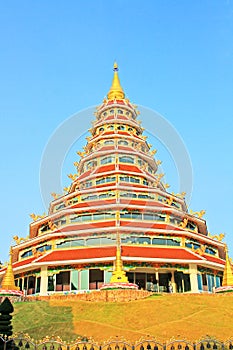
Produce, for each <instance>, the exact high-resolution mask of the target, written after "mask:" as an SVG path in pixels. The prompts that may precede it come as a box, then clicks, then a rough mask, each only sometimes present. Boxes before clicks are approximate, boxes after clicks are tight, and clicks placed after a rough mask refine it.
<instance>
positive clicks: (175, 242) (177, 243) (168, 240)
mask: <svg viewBox="0 0 233 350" xmlns="http://www.w3.org/2000/svg"><path fill="white" fill-rule="evenodd" d="M167 245H172V246H180V242H179V241H178V240H176V239H172V238H169V239H167Z"/></svg>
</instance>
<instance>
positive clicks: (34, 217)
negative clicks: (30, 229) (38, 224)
mask: <svg viewBox="0 0 233 350" xmlns="http://www.w3.org/2000/svg"><path fill="white" fill-rule="evenodd" d="M45 216H46V213H44V214H42V215H36V214H34V213H32V214H30V217H31V218H32V220H33V221H37V220H39V219H43V218H44V217H45Z"/></svg>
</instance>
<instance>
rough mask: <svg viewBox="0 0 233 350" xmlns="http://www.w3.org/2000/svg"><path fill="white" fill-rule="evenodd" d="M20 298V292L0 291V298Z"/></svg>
mask: <svg viewBox="0 0 233 350" xmlns="http://www.w3.org/2000/svg"><path fill="white" fill-rule="evenodd" d="M11 296H12V297H22V296H23V292H22V291H20V290H13V289H3V288H2V289H0V297H11Z"/></svg>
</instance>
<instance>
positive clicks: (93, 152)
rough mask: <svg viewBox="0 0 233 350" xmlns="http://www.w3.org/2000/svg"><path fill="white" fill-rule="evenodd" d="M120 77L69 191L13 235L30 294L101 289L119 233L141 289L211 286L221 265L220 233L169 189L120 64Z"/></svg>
mask: <svg viewBox="0 0 233 350" xmlns="http://www.w3.org/2000/svg"><path fill="white" fill-rule="evenodd" d="M113 74H114V76H113V81H112V86H111V88H110V90H109V92H108V94H107V97H106V98H105V99H104V101H103V102H102V103H101V105H100V106H98V107H97V109H96V113H95V120H94V121H93V123H92V126H91V129H90V136H89V137H87V144H86V146H85V147H84V151H83V152H77V153H78V155H79V158H80V159H79V160H78V161H77V162H75V163H74V165H75V166H76V169H77V170H76V172H75V174H74V175H72V174H70V175H69V177H70V179H71V185H70V187H69V188H67V189H66V190H67V192H66V194H64V195H61V196H59V195H56V194H53V197H54V200H53V201H51V203H50V207H49V210H48V213H47V215H45V216H39V215H34V214H32V215H31V217H32V219H33V222H32V223H31V224H30V228H29V230H30V231H29V238H28V239H23V238H19V237H17V236H16V237H14V239H15V245H14V246H13V247H12V268H13V272H14V278H15V283H16V286H18V287H19V288H20V290H24V291H25V293H27V294H30V295H31V294H32V295H33V294H35V295H48V294H51V293H81V292H82V293H83V292H88V291H91V290H93V289H99V288H101V286H102V285H103V284H104V283H108V282H109V281H110V280H111V276H112V271H113V266H114V263H115V261H116V241H117V237H118V238H119V239H120V250H121V259H122V263H123V267H124V270H125V271H126V276H127V278H128V281H129V282H132V283H136V284H137V285H138V286H139V288H141V289H147V290H151V291H154V292H169V291H170V292H171V291H172V292H174V293H177V292H192V293H199V292H212V291H213V290H214V288H217V287H219V286H220V285H221V281H222V276H223V271H224V265H225V258H226V255H225V244H224V243H223V242H222V237H221V235H220V236H218V237H211V236H210V235H209V234H208V230H207V226H206V221H205V220H204V219H203V214H204V211H200V212H196V213H193V212H191V213H190V212H189V211H188V208H187V206H186V203H185V198H184V193H183V194H176V195H175V194H173V193H169V192H168V186H167V184H164V183H163V182H162V177H163V175H162V174H160V172H159V170H158V167H159V162H158V161H156V160H155V158H154V155H155V153H156V151H155V150H152V149H151V145H149V144H148V142H147V141H146V136H144V135H143V127H142V126H141V123H140V122H139V121H138V119H137V118H138V114H139V112H138V111H137V108H136V106H135V105H134V104H132V103H131V102H130V101H129V99H127V98H126V97H125V94H124V91H123V89H122V87H121V84H120V81H119V77H118V67H117V65H116V64H114V73H113ZM51 190H52V189H51ZM5 269H6V268H5V267H3V268H2V269H1V270H0V278H2V277H3V276H4V273H5Z"/></svg>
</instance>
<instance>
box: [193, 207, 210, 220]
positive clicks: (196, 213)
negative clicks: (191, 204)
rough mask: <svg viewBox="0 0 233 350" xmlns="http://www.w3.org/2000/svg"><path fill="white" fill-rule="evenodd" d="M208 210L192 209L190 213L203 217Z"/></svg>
mask: <svg viewBox="0 0 233 350" xmlns="http://www.w3.org/2000/svg"><path fill="white" fill-rule="evenodd" d="M205 213H206V211H205V210H203V209H202V210H201V211H193V210H192V209H190V214H191V215H194V216H197V217H198V218H199V219H201V218H202V216H203V215H205Z"/></svg>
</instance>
